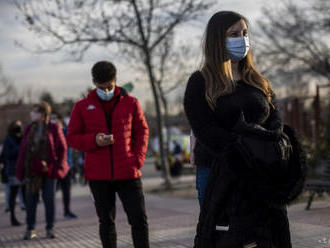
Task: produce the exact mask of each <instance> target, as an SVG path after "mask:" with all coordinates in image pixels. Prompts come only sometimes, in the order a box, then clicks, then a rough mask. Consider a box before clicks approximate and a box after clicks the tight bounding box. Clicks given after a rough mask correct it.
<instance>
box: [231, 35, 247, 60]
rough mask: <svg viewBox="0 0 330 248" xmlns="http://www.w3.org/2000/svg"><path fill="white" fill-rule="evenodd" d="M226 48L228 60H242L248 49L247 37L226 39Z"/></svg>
mask: <svg viewBox="0 0 330 248" xmlns="http://www.w3.org/2000/svg"><path fill="white" fill-rule="evenodd" d="M226 48H227V52H228V55H229V58H230V59H231V60H232V61H234V62H237V61H240V60H242V59H243V58H244V57H245V56H246V55H247V53H248V52H249V49H250V42H249V37H246V36H244V37H235V38H231V37H229V38H227V39H226Z"/></svg>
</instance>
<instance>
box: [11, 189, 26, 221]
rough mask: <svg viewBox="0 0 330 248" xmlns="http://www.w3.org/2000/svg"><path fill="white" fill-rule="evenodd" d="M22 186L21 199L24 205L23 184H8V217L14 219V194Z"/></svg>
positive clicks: (15, 194)
mask: <svg viewBox="0 0 330 248" xmlns="http://www.w3.org/2000/svg"><path fill="white" fill-rule="evenodd" d="M20 187H22V194H23V201H24V205H26V201H25V185H22V186H20V185H11V186H10V191H9V192H10V193H9V209H10V218H11V219H15V218H16V217H15V205H16V196H17V193H18V190H19V188H20Z"/></svg>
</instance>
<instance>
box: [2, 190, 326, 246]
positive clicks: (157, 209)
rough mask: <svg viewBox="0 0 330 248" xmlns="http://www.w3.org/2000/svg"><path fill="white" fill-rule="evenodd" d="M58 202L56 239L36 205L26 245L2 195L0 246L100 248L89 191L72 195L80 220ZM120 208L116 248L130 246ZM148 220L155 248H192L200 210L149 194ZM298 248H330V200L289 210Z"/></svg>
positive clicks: (192, 204)
mask: <svg viewBox="0 0 330 248" xmlns="http://www.w3.org/2000/svg"><path fill="white" fill-rule="evenodd" d="M56 199H57V201H56V202H57V218H56V219H57V222H56V225H55V232H56V235H57V238H56V239H54V240H48V239H45V238H44V236H45V231H44V226H45V223H44V209H43V204H42V203H41V204H39V206H38V220H37V233H38V236H39V238H38V239H36V240H33V241H23V240H22V237H23V233H24V230H25V226H21V227H11V226H10V225H9V214H4V213H3V209H4V202H3V196H1V195H0V211H1V212H0V247H15V248H16V247H17V248H18V247H33V248H39V247H46V248H51V247H62V248H67V247H70V248H71V247H85V248H87V247H90V248H91V247H93V248H94V247H101V245H100V241H99V237H98V231H97V228H98V227H97V219H96V216H95V210H94V207H93V205H92V200H91V198H90V195H89V190H88V188H87V187H80V186H76V187H75V188H74V190H73V199H72V209H73V210H74V212H75V213H77V214H78V216H79V218H78V219H76V220H66V219H64V218H63V211H62V202H61V194H60V192H59V193H58V194H57V196H56ZM119 202H120V201H118V204H117V220H116V222H117V233H118V247H119V248H129V247H132V241H131V236H130V228H129V225H128V224H127V220H126V216H125V214H124V212H123V209H122V206H121V204H120V203H119ZM146 206H147V211H148V217H149V226H150V241H151V247H157V248H184V247H192V242H193V236H194V233H195V226H196V219H197V215H198V205H197V201H196V200H189V199H177V198H169V197H159V196H155V195H150V194H147V195H146ZM17 212H18V219H19V220H21V221H23V219H24V216H25V213H24V211H21V210H20V209H19V210H18V211H17ZM289 216H290V222H291V230H292V237H293V247H294V248H307V247H308V248H328V247H329V248H330V201H323V202H316V203H313V208H312V210H311V211H304V205H302V204H299V205H294V206H292V207H290V208H289Z"/></svg>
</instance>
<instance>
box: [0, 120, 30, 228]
mask: <svg viewBox="0 0 330 248" xmlns="http://www.w3.org/2000/svg"><path fill="white" fill-rule="evenodd" d="M21 140H22V123H21V121H19V120H16V121H13V122H12V123H10V125H9V127H8V135H7V137H6V138H5V140H4V142H3V151H2V156H3V162H4V168H5V174H6V177H7V178H8V185H9V187H10V188H9V209H10V223H11V225H12V226H20V225H21V223H20V222H19V221H18V220H17V219H16V215H15V205H16V196H17V193H18V191H19V188H20V187H22V188H23V191H22V192H25V186H24V183H21V182H20V181H19V180H18V179H17V177H16V162H17V158H18V153H19V147H20V143H21ZM24 195H25V194H23V199H25V197H24Z"/></svg>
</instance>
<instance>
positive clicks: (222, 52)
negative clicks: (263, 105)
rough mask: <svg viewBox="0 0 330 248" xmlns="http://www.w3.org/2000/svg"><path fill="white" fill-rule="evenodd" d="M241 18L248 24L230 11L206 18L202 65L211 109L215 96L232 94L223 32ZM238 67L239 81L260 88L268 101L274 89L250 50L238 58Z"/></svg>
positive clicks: (228, 60) (229, 61) (230, 72)
mask: <svg viewBox="0 0 330 248" xmlns="http://www.w3.org/2000/svg"><path fill="white" fill-rule="evenodd" d="M240 20H243V21H244V22H245V23H246V25H248V20H247V19H246V18H245V17H244V16H242V15H240V14H238V13H235V12H232V11H220V12H217V13H215V14H214V15H213V16H212V17H211V19H210V20H209V22H208V24H207V28H206V32H205V35H204V45H203V46H204V54H203V62H202V66H201V71H202V74H203V76H204V78H205V98H206V101H207V102H208V104H209V106H210V108H211V109H213V110H214V109H215V105H216V100H217V98H218V97H220V96H223V95H226V94H229V93H232V92H233V90H234V80H233V74H232V69H231V60H230V59H228V55H227V54H226V46H225V44H226V42H225V41H226V32H227V30H228V29H229V27H231V26H232V25H233V24H235V23H237V22H238V21H240ZM238 69H239V71H240V72H241V74H242V80H243V81H244V82H245V83H247V84H249V85H251V86H254V87H256V88H258V89H260V90H261V91H262V92H263V93H264V94H265V95H266V97H267V100H268V101H269V102H270V103H271V97H272V94H273V91H272V89H271V85H270V83H269V81H268V80H267V78H266V77H265V76H263V75H262V74H261V73H260V72H258V70H257V69H256V67H255V64H254V62H253V59H252V53H251V51H249V52H248V54H247V55H246V57H245V58H244V59H242V60H241V61H239V64H238Z"/></svg>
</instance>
